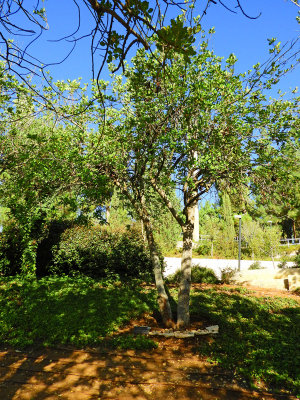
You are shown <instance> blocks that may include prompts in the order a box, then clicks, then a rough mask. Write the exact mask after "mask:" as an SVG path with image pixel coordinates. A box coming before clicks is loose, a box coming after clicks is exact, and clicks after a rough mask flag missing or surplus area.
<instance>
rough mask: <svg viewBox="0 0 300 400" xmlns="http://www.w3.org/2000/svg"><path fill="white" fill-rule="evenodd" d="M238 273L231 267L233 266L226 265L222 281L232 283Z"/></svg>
mask: <svg viewBox="0 0 300 400" xmlns="http://www.w3.org/2000/svg"><path fill="white" fill-rule="evenodd" d="M235 273H236V269H234V268H231V267H226V268H224V269H223V270H222V275H221V282H222V283H231V282H232V278H233V277H234V275H235Z"/></svg>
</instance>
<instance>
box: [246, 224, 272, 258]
mask: <svg viewBox="0 0 300 400" xmlns="http://www.w3.org/2000/svg"><path fill="white" fill-rule="evenodd" d="M242 235H243V239H244V240H245V242H246V243H247V245H248V248H249V251H250V255H251V257H252V259H253V260H254V259H255V257H256V258H259V257H260V256H262V255H263V253H264V250H265V252H266V253H267V249H265V248H264V231H263V229H262V227H261V225H260V224H259V222H258V221H253V220H252V219H250V218H249V217H248V216H245V217H243V219H242Z"/></svg>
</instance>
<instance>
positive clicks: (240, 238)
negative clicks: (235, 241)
mask: <svg viewBox="0 0 300 400" xmlns="http://www.w3.org/2000/svg"><path fill="white" fill-rule="evenodd" d="M241 233H242V218H239V264H238V271H240V270H241V244H242V234H241Z"/></svg>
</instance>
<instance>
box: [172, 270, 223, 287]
mask: <svg viewBox="0 0 300 400" xmlns="http://www.w3.org/2000/svg"><path fill="white" fill-rule="evenodd" d="M191 277H192V282H193V283H219V280H218V278H217V277H216V275H215V273H214V271H213V270H212V269H210V268H207V267H200V266H198V265H194V266H193V267H192V273H191ZM180 278H181V271H180V270H178V271H176V272H175V273H174V274H173V275H170V276H168V277H167V282H168V283H173V284H174V283H176V284H178V283H179V282H180Z"/></svg>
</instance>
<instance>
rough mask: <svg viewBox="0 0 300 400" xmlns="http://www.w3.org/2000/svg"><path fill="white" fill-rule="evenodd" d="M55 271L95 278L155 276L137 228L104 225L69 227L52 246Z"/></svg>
mask: <svg viewBox="0 0 300 400" xmlns="http://www.w3.org/2000/svg"><path fill="white" fill-rule="evenodd" d="M49 270H50V272H51V273H55V274H59V275H61V274H66V275H74V274H78V273H80V274H83V275H86V276H89V277H92V278H107V277H108V278H111V277H112V278H114V277H118V278H120V279H129V278H140V279H145V280H149V279H151V277H152V264H151V259H150V254H149V251H148V250H147V247H146V245H145V242H144V240H143V237H142V235H141V233H140V232H139V231H138V230H137V229H135V228H130V229H127V230H123V231H120V230H112V229H110V228H109V227H104V226H99V225H98V226H92V227H84V226H76V227H73V228H70V229H67V230H66V231H65V232H64V233H63V234H62V237H61V241H60V243H59V245H58V246H54V249H53V264H52V266H51V268H50V269H49Z"/></svg>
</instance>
